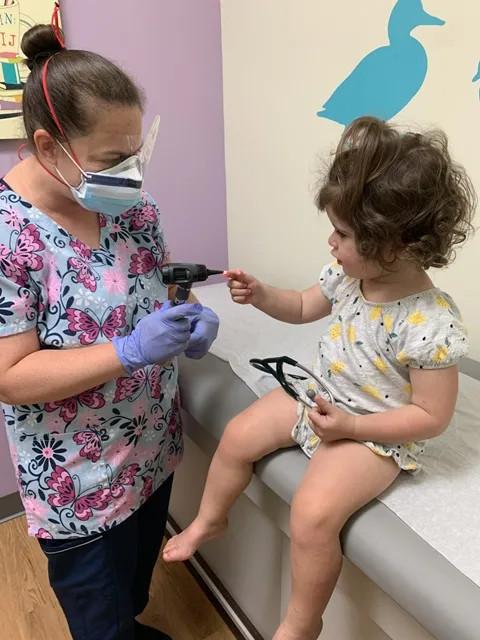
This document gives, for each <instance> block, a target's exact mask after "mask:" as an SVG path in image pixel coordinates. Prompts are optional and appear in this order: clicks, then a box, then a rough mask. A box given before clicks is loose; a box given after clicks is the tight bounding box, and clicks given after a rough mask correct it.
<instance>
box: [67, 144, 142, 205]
mask: <svg viewBox="0 0 480 640" xmlns="http://www.w3.org/2000/svg"><path fill="white" fill-rule="evenodd" d="M58 144H59V145H60V146H61V147H62V149H63V151H64V152H65V153H66V154H67V156H68V157H69V158H70V160H71V161H72V162H73V163H74V164H75V166H76V167H77V168H78V169H79V171H80V172H81V174H82V180H81V182H80V184H79V185H78V186H76V187H73V186H72V185H71V184H69V183H68V182H67V180H66V179H65V178H64V177H63V175H62V174H61V173H60V171H59V170H58V169H55V170H56V172H57V173H58V175H59V176H60V178H61V179H62V181H63V182H64V183H65V184H66V185H67V186H68V187H69V188H70V191H71V192H72V195H73V197H74V198H75V200H76V202H78V204H79V205H80V206H81V207H83V208H84V209H88V210H89V211H97V212H100V213H104V214H106V215H110V216H115V215H119V214H121V213H124V212H125V211H128V209H131V208H132V207H133V206H135V205H136V204H138V203H139V202H140V200H141V198H142V183H143V169H142V163H141V161H140V158H139V157H138V156H136V155H135V156H130V157H129V158H126V160H123V161H122V162H120V163H119V164H117V165H115V166H114V167H110V168H109V169H105V170H104V171H98V172H93V171H84V170H83V169H82V168H81V167H80V166H79V165H78V163H77V162H76V161H75V160H74V158H72V156H71V155H70V154H69V152H68V151H67V150H66V149H65V147H64V146H63V145H62V144H61V142H59V143H58Z"/></svg>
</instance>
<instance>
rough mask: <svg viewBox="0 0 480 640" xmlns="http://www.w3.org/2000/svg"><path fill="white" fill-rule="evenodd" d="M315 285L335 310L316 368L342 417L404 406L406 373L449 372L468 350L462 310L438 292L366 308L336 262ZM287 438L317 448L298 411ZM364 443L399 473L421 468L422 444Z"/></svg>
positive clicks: (309, 448) (305, 448)
mask: <svg viewBox="0 0 480 640" xmlns="http://www.w3.org/2000/svg"><path fill="white" fill-rule="evenodd" d="M319 284H320V288H321V290H322V292H323V293H324V295H325V296H326V297H327V298H328V300H329V301H330V302H331V304H332V312H331V321H330V325H329V327H328V331H327V332H326V334H325V335H324V336H322V338H321V340H320V341H319V343H318V349H317V351H316V355H315V363H314V370H315V371H316V373H317V374H318V375H319V377H320V378H321V379H322V382H323V383H324V384H325V386H326V387H327V388H328V389H329V390H330V391H331V392H332V394H333V396H334V398H335V402H336V403H337V405H338V406H339V408H341V409H344V410H345V411H348V412H350V413H354V414H357V415H360V414H367V413H378V412H382V411H387V410H389V409H398V408H400V407H402V406H405V405H407V404H408V403H409V402H410V398H411V385H410V375H409V369H410V368H417V369H423V368H424V369H441V368H445V367H451V366H453V365H455V364H457V362H458V361H459V359H460V358H461V357H462V356H463V355H465V353H466V352H467V347H468V341H467V335H466V331H465V327H464V326H463V323H462V320H461V316H460V312H459V311H458V308H457V306H456V305H455V303H454V302H453V300H452V299H451V298H450V296H449V295H448V294H446V293H444V292H443V291H441V290H440V289H438V288H437V287H433V288H431V289H428V290H427V291H422V292H421V293H418V294H414V295H410V296H407V297H405V298H402V299H400V300H395V301H393V302H382V303H377V302H369V301H368V300H366V299H365V298H364V297H363V294H362V291H361V282H360V281H359V280H355V279H354V278H350V277H348V276H346V275H345V273H344V271H343V269H342V268H341V267H340V266H339V265H338V264H337V263H333V264H330V265H327V266H325V267H324V268H323V270H322V272H321V274H320V281H319ZM292 435H293V438H294V440H295V441H296V442H298V444H300V446H301V447H302V449H303V451H304V452H305V453H306V454H307V455H308V456H309V457H311V456H312V455H313V453H315V451H316V449H317V448H318V446H319V444H320V439H319V438H318V436H316V435H315V433H314V432H313V430H312V429H311V427H310V424H309V421H308V416H307V412H306V411H305V410H304V406H303V405H300V406H299V421H298V423H297V424H296V425H295V427H294V430H293V434H292ZM364 444H365V445H366V446H368V447H369V448H370V449H372V451H374V452H375V453H376V454H378V455H381V456H389V457H392V458H393V459H394V461H395V462H396V463H397V464H398V466H399V467H400V468H401V469H403V470H404V471H409V472H410V473H415V472H417V471H419V470H420V468H421V454H422V453H423V452H424V446H425V443H424V442H420V441H419V442H402V443H382V442H364Z"/></svg>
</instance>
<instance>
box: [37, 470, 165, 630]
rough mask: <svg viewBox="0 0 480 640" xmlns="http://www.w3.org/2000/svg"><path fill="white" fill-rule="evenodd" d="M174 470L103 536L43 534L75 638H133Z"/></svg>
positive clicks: (52, 573) (144, 601) (58, 593)
mask: <svg viewBox="0 0 480 640" xmlns="http://www.w3.org/2000/svg"><path fill="white" fill-rule="evenodd" d="M172 480H173V475H172V476H170V478H169V479H168V480H166V481H165V482H164V483H163V485H161V486H160V487H159V488H158V489H157V490H156V491H155V493H154V494H153V495H152V496H150V498H149V499H148V500H147V501H146V502H145V504H143V505H142V506H141V507H140V508H139V509H138V510H137V511H136V512H135V513H133V514H132V515H131V516H130V517H129V518H127V519H126V520H125V521H124V522H122V523H121V524H119V525H118V526H116V527H113V528H112V529H110V530H109V531H107V532H106V533H104V534H101V535H93V536H89V537H85V538H70V539H66V540H59V539H55V540H47V539H39V544H40V546H41V548H42V551H43V552H44V553H45V555H46V556H47V559H48V576H49V580H50V585H51V586H52V589H53V590H54V592H55V595H56V596H57V598H58V600H59V602H60V604H61V606H62V609H63V611H64V613H65V617H66V618H67V622H68V626H69V627H70V632H71V634H72V637H73V639H74V640H134V638H135V635H134V617H135V616H137V615H138V614H140V613H141V612H142V611H143V609H144V608H145V607H146V605H147V603H148V589H149V586H150V581H151V578H152V572H153V568H154V566H155V563H156V561H157V557H158V554H159V551H160V546H161V544H162V538H163V534H164V531H165V524H166V521H167V513H168V503H169V500H170V493H171V489H172Z"/></svg>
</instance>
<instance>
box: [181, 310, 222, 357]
mask: <svg viewBox="0 0 480 640" xmlns="http://www.w3.org/2000/svg"><path fill="white" fill-rule="evenodd" d="M219 323H220V321H219V319H218V316H217V314H216V313H215V311H212V310H211V309H209V307H203V310H202V312H201V313H200V316H199V318H198V319H195V320H194V321H193V322H192V327H191V331H192V335H191V336H190V340H189V342H188V346H187V348H186V349H185V355H186V356H187V357H188V358H193V359H194V360H199V359H200V358H203V356H204V355H205V354H206V353H207V352H208V350H209V349H210V345H211V344H212V342H213V341H214V340H215V338H216V337H217V333H218V325H219Z"/></svg>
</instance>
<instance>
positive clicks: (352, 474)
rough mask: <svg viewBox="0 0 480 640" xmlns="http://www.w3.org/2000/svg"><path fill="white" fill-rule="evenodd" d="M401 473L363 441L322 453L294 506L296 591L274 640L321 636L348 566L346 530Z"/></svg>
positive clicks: (330, 447) (335, 444)
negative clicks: (343, 539) (342, 540)
mask: <svg viewBox="0 0 480 640" xmlns="http://www.w3.org/2000/svg"><path fill="white" fill-rule="evenodd" d="M398 473H399V469H398V467H397V465H396V464H395V463H394V462H393V460H392V459H391V458H382V457H381V456H378V455H376V454H375V453H373V452H372V451H371V450H370V449H368V448H367V447H366V446H365V445H363V444H361V443H358V442H352V441H348V440H342V441H338V442H332V443H330V444H326V445H322V446H321V447H320V448H319V449H318V451H317V452H316V454H315V455H314V456H313V458H312V460H311V461H310V464H309V466H308V470H307V473H306V474H305V476H304V478H303V480H302V483H301V485H300V487H299V488H298V491H297V493H296V495H295V498H294V500H293V504H292V512H291V561H292V593H291V597H290V601H289V604H288V609H287V613H286V616H285V619H284V620H283V622H282V624H281V625H280V627H279V629H278V630H277V632H276V634H275V636H274V638H273V640H316V638H318V635H319V634H320V632H321V629H322V615H323V612H324V610H325V607H326V606H327V603H328V601H329V599H330V596H331V594H332V591H333V589H334V588H335V584H336V582H337V580H338V576H339V573H340V569H341V566H342V551H341V548H340V541H339V534H340V531H341V529H342V527H343V525H344V524H345V522H346V521H347V520H348V518H349V517H350V516H351V515H352V514H353V513H355V512H356V511H358V509H360V508H361V507H362V506H364V505H365V504H367V503H368V502H370V500H372V499H373V498H375V497H376V496H378V495H379V494H380V493H382V491H384V490H385V489H386V488H387V487H388V486H389V485H390V484H391V483H392V482H393V481H394V480H395V478H396V477H397V475H398Z"/></svg>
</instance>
